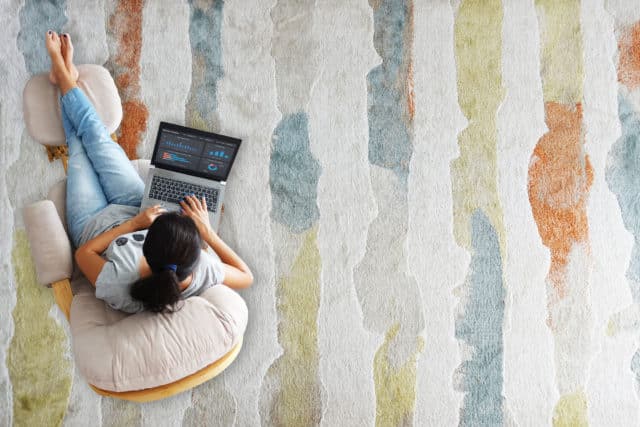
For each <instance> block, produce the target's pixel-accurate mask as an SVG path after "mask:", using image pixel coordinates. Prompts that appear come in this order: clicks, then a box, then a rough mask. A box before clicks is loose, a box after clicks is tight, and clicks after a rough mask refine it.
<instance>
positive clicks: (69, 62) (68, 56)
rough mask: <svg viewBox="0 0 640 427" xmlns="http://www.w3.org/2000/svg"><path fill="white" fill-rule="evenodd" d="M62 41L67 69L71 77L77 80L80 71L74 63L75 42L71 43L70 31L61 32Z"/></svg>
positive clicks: (62, 50)
mask: <svg viewBox="0 0 640 427" xmlns="http://www.w3.org/2000/svg"><path fill="white" fill-rule="evenodd" d="M60 43H61V44H62V48H61V52H62V58H63V59H64V65H66V67H67V70H69V74H71V79H72V80H73V81H77V80H78V75H79V73H78V69H77V68H76V66H75V65H74V64H73V44H72V43H71V36H70V35H69V33H63V34H61V37H60Z"/></svg>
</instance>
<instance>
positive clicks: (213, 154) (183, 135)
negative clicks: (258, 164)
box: [151, 122, 241, 181]
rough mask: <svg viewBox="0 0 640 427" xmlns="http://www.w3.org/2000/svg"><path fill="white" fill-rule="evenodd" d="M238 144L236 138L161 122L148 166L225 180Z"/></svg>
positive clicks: (238, 146) (238, 141)
mask: <svg viewBox="0 0 640 427" xmlns="http://www.w3.org/2000/svg"><path fill="white" fill-rule="evenodd" d="M240 142H241V141H240V140H239V139H237V138H232V137H229V136H224V135H218V134H215V133H211V132H205V131H200V130H197V129H191V128H187V127H184V126H179V125H174V124H171V123H165V122H161V123H160V130H159V131H158V138H157V139H156V145H155V147H154V149H153V157H152V159H151V164H153V165H155V166H157V167H159V168H162V169H169V170H173V171H177V172H184V173H187V174H189V175H196V176H200V177H203V178H209V179H213V180H216V181H226V180H227V177H228V176H229V172H230V171H231V165H232V164H233V161H234V160H235V157H236V154H237V153H238V148H240Z"/></svg>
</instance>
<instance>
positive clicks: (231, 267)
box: [180, 196, 253, 289]
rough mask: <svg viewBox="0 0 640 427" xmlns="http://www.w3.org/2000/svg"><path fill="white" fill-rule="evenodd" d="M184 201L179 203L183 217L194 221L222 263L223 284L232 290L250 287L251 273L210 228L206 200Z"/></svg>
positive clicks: (190, 199) (187, 198)
mask: <svg viewBox="0 0 640 427" xmlns="http://www.w3.org/2000/svg"><path fill="white" fill-rule="evenodd" d="M185 200H186V202H180V205H181V206H182V209H183V210H184V213H185V215H187V216H189V217H191V219H193V220H194V222H195V223H196V226H197V227H198V231H199V232H200V236H202V239H203V240H204V241H205V242H207V244H208V245H209V246H211V249H213V250H214V251H215V252H216V253H217V254H218V256H219V257H220V260H221V261H222V263H223V270H224V284H225V285H227V286H229V287H230V288H233V289H243V288H248V287H249V286H251V285H252V284H253V273H251V270H250V269H249V267H248V266H247V264H246V263H245V262H244V261H243V260H242V258H240V257H239V256H238V254H236V253H235V252H234V250H233V249H231V248H230V247H229V245H227V244H226V243H225V242H224V241H223V240H222V239H221V238H220V236H218V234H217V233H216V232H215V231H213V229H212V228H211V224H209V214H208V212H207V202H206V200H205V199H204V198H202V199H198V198H197V197H193V196H186V197H185Z"/></svg>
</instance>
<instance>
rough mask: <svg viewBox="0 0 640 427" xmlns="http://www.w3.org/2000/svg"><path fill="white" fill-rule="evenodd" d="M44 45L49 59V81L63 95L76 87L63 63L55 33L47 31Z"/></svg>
mask: <svg viewBox="0 0 640 427" xmlns="http://www.w3.org/2000/svg"><path fill="white" fill-rule="evenodd" d="M45 37H46V41H45V44H46V46H47V51H48V52H49V56H50V57H51V72H50V73H49V80H51V83H53V84H54V85H56V86H58V87H59V88H60V91H61V92H62V94H63V95H64V94H65V93H67V92H68V91H69V90H70V89H71V88H73V87H76V81H75V80H73V79H72V78H71V73H70V72H69V70H67V66H66V65H65V63H64V58H63V57H62V52H61V46H62V45H61V42H60V37H59V36H58V35H57V34H56V33H55V31H48V32H47V35H46V36H45Z"/></svg>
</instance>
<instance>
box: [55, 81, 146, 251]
mask: <svg viewBox="0 0 640 427" xmlns="http://www.w3.org/2000/svg"><path fill="white" fill-rule="evenodd" d="M61 104H62V124H63V127H64V133H65V136H66V140H67V145H68V148H69V163H68V168H67V203H66V210H67V212H66V213H67V226H68V229H69V235H70V237H71V240H72V242H73V244H74V245H75V247H78V242H79V239H80V234H81V233H82V230H83V228H84V226H85V224H86V223H87V221H88V220H89V219H90V218H92V217H93V216H94V215H96V214H98V213H99V212H100V211H101V210H102V209H104V208H105V207H107V206H108V205H109V204H111V203H115V204H119V205H128V206H140V204H141V202H142V196H143V193H144V182H143V181H142V179H141V178H140V176H139V175H138V173H137V172H136V170H135V169H134V168H133V165H132V164H131V162H130V161H129V158H128V157H127V155H126V154H125V152H124V150H123V149H122V147H120V146H119V145H118V144H117V143H116V142H114V141H113V140H112V139H111V136H110V135H109V132H108V131H107V128H106V127H105V125H104V123H102V120H100V117H98V114H97V113H96V110H95V108H93V105H92V104H91V102H90V101H89V99H88V98H87V97H86V96H85V94H84V93H83V92H82V91H81V90H80V89H79V88H77V87H76V88H73V89H71V90H70V91H68V92H67V93H66V94H65V95H64V96H62V97H61Z"/></svg>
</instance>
